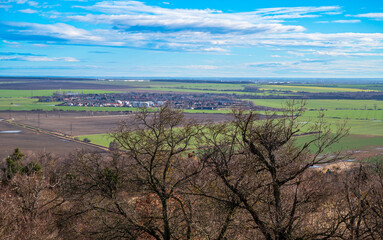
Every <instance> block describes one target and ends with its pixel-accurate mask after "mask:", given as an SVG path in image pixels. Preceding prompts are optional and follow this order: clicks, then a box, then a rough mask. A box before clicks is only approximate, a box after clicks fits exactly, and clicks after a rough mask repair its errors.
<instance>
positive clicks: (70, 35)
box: [6, 22, 102, 41]
mask: <svg viewBox="0 0 383 240" xmlns="http://www.w3.org/2000/svg"><path fill="white" fill-rule="evenodd" d="M6 24H8V25H10V26H15V27H22V28H25V29H23V30H19V33H21V34H25V35H42V36H49V37H56V38H61V39H67V40H80V41H101V40H102V37H99V36H94V35H93V34H92V33H90V32H89V31H87V30H84V29H81V28H76V27H73V26H71V25H68V24H65V23H56V24H38V23H26V22H7V23H6Z"/></svg>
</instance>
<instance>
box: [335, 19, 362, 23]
mask: <svg viewBox="0 0 383 240" xmlns="http://www.w3.org/2000/svg"><path fill="white" fill-rule="evenodd" d="M332 22H334V23H360V20H359V19H355V20H334V21H332Z"/></svg>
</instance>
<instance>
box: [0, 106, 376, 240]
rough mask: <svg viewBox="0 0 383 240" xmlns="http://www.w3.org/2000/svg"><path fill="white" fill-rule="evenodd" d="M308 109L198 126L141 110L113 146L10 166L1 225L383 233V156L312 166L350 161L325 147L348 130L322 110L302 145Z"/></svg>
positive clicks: (89, 234)
mask: <svg viewBox="0 0 383 240" xmlns="http://www.w3.org/2000/svg"><path fill="white" fill-rule="evenodd" d="M302 107H303V106H302V105H300V104H298V105H296V104H293V103H292V104H291V105H289V106H287V108H286V109H287V110H286V111H285V115H284V118H275V117H273V116H269V117H268V118H267V119H265V120H263V121H257V115H256V114H255V113H248V112H243V111H235V112H234V115H233V117H234V120H233V121H232V122H230V123H226V124H219V125H217V124H216V125H212V124H211V125H201V124H198V123H197V122H195V121H190V120H187V119H185V118H184V115H183V113H182V112H180V111H176V110H172V109H170V108H168V107H163V108H162V109H161V110H160V111H159V112H157V113H149V112H147V111H145V110H143V111H142V112H140V113H139V114H137V115H135V121H130V122H124V123H122V124H121V125H120V127H119V128H118V129H117V130H116V131H115V132H114V133H113V137H114V139H115V142H114V144H113V146H111V148H110V149H111V150H112V151H111V153H110V154H109V155H100V154H92V153H89V152H77V153H73V154H72V155H70V156H69V157H67V158H63V159H56V158H54V157H53V156H52V155H46V154H45V155H42V156H38V157H36V158H35V159H25V160H24V159H22V160H17V162H18V164H19V165H20V166H28V163H30V162H31V161H33V162H34V163H36V164H39V165H41V166H42V168H41V170H40V169H38V168H35V171H32V172H31V171H29V172H28V171H19V172H17V173H15V174H14V175H12V176H10V177H6V176H8V175H7V174H6V173H7V171H6V170H4V171H3V172H4V174H3V178H2V179H3V181H2V185H1V188H2V189H1V194H0V204H1V207H0V211H1V214H0V234H1V236H5V237H6V238H7V239H157V240H160V239H161V240H162V239H163V240H165V239H169V240H170V239H217V240H218V239H275V240H277V239H278V240H282V239H382V238H383V228H382V226H383V218H382V216H383V202H382V201H381V199H382V197H383V165H381V164H379V163H377V164H371V165H364V164H354V167H348V168H344V169H335V168H334V169H335V170H333V171H330V170H328V169H333V168H326V169H327V170H325V171H324V170H322V169H319V170H317V169H316V168H311V167H312V166H314V165H318V164H322V163H332V162H335V161H337V160H339V159H340V158H341V156H340V155H335V156H334V155H332V156H329V155H326V154H324V150H325V149H326V148H328V147H329V146H331V145H332V144H333V143H334V142H336V141H338V140H339V139H340V138H342V137H343V136H344V135H345V134H347V129H346V128H345V125H340V126H339V128H338V131H337V132H336V134H330V131H329V127H328V126H327V125H326V124H325V123H324V122H323V120H321V119H320V120H319V122H318V123H317V124H312V126H313V129H310V131H312V132H316V134H315V136H316V137H315V138H313V140H312V141H310V142H307V143H306V144H304V145H302V146H300V147H297V146H296V145H295V144H294V140H293V139H294V138H293V136H294V135H297V134H299V132H300V127H301V125H299V124H298V122H297V119H298V118H299V115H300V113H301V110H302ZM132 124H133V126H132ZM181 126H182V127H181ZM132 129H134V131H132ZM310 145H315V146H316V148H315V149H316V150H315V152H312V151H311V152H310V151H309V150H308V148H309V146H310ZM17 154H18V153H17ZM17 154H16V155H17ZM15 159H18V158H15ZM24 161H25V162H24ZM329 166H332V165H329ZM4 169H9V164H8V165H4ZM20 169H21V168H20ZM5 178H7V180H6V181H5V180H4V179H5Z"/></svg>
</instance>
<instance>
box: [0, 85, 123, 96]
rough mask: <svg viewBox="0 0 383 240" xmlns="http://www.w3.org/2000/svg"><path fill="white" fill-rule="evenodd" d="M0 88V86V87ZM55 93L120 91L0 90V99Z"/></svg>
mask: <svg viewBox="0 0 383 240" xmlns="http://www.w3.org/2000/svg"><path fill="white" fill-rule="evenodd" d="M0 87H1V86H0ZM56 92H60V93H63V92H66V93H69V92H70V93H76V92H78V93H84V94H91V93H111V92H120V91H105V90H91V89H57V90H4V89H0V98H20V97H34V96H52V95H53V94H54V93H56Z"/></svg>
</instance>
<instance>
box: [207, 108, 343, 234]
mask: <svg viewBox="0 0 383 240" xmlns="http://www.w3.org/2000/svg"><path fill="white" fill-rule="evenodd" d="M303 109H304V104H302V103H301V104H296V102H294V101H292V102H289V103H287V106H286V108H285V110H284V111H283V113H282V115H281V116H277V115H276V114H273V115H267V116H266V119H263V120H261V119H260V118H259V116H258V115H257V114H256V113H255V112H244V111H242V110H238V111H234V117H235V120H234V121H233V122H232V123H230V124H226V125H220V126H217V125H216V126H210V127H209V131H207V132H206V131H205V135H204V136H205V140H206V144H207V145H208V146H212V147H211V148H209V149H208V150H206V151H205V155H204V156H203V157H202V158H201V159H202V160H203V161H205V163H206V164H207V165H208V166H209V167H210V169H211V171H212V172H213V173H214V175H215V176H216V181H219V182H220V183H221V184H222V185H223V186H224V187H225V189H224V191H227V192H230V193H231V194H233V195H234V196H235V198H232V202H233V203H237V202H238V203H239V204H240V205H239V207H240V209H242V210H244V211H245V212H246V214H247V215H248V216H249V218H248V219H247V220H246V221H247V222H249V221H251V223H252V224H251V226H249V228H252V229H253V230H254V231H256V232H258V233H259V234H261V235H262V236H263V237H262V238H264V239H280V240H282V239H296V238H304V237H307V236H310V237H313V236H317V237H319V236H328V234H329V233H328V231H330V230H328V229H327V228H326V224H324V225H323V226H317V228H316V229H312V228H311V229H308V228H306V227H305V226H307V219H308V217H309V216H310V214H313V212H315V209H317V207H318V204H317V203H318V199H319V197H320V196H321V195H322V194H323V193H322V191H321V190H322V188H321V186H320V184H318V183H312V182H311V183H308V181H309V180H310V179H309V178H308V177H306V175H305V173H306V172H307V170H308V169H309V168H310V167H312V166H314V165H316V164H324V163H330V162H334V161H336V160H338V159H339V156H338V155H334V154H333V156H329V155H328V154H325V150H326V149H328V148H329V147H330V146H331V145H333V144H334V143H336V142H338V141H339V140H340V139H341V138H342V137H344V136H345V135H346V134H347V132H348V130H347V129H346V127H345V123H344V124H340V125H339V126H338V128H337V129H335V133H333V132H332V131H331V130H333V129H330V127H329V125H327V124H326V123H325V121H324V119H323V116H321V117H320V118H318V119H317V121H315V122H313V123H312V124H308V123H300V122H299V118H300V117H301V114H302V113H303ZM306 132H310V133H313V134H312V135H311V136H310V138H309V139H308V140H307V141H306V142H305V143H303V144H300V145H299V144H296V143H295V137H296V136H298V135H300V134H302V133H306ZM241 217H242V218H243V215H242V216H241Z"/></svg>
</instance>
